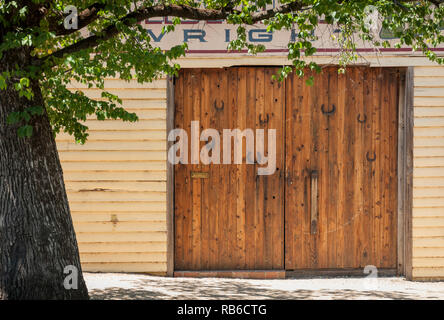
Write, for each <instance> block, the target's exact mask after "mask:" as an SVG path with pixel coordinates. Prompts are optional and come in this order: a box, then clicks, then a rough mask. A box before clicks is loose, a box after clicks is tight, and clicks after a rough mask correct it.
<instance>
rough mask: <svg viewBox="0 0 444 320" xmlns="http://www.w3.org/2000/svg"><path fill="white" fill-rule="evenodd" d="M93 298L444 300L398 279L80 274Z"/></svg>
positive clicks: (431, 285) (430, 285) (443, 285)
mask: <svg viewBox="0 0 444 320" xmlns="http://www.w3.org/2000/svg"><path fill="white" fill-rule="evenodd" d="M84 276H85V280H86V284H87V286H88V289H89V293H90V296H91V298H92V299H167V300H169V299H444V282H411V281H405V280H404V279H402V278H378V279H371V280H370V279H366V278H334V279H300V280H297V279H286V280H245V279H219V278H200V279H195V278H167V277H156V276H149V275H141V274H123V273H85V274H84Z"/></svg>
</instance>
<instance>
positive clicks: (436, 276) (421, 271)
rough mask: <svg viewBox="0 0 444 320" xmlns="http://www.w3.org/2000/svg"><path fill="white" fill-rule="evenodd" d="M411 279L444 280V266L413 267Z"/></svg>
mask: <svg viewBox="0 0 444 320" xmlns="http://www.w3.org/2000/svg"><path fill="white" fill-rule="evenodd" d="M412 278H413V281H437V280H444V267H443V268H440V267H429V268H413V271H412Z"/></svg>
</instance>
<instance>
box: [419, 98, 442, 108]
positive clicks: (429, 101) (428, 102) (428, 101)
mask: <svg viewBox="0 0 444 320" xmlns="http://www.w3.org/2000/svg"><path fill="white" fill-rule="evenodd" d="M413 105H414V106H415V107H416V106H417V107H435V106H436V107H442V106H443V105H444V98H443V97H414V99H413Z"/></svg>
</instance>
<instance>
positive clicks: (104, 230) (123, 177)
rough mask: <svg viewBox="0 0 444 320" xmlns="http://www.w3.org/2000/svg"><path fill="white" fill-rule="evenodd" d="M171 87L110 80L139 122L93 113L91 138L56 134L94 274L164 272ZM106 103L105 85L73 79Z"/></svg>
mask: <svg viewBox="0 0 444 320" xmlns="http://www.w3.org/2000/svg"><path fill="white" fill-rule="evenodd" d="M166 87H167V81H166V79H165V78H163V79H159V80H155V81H153V82H152V83H143V84H140V83H137V81H135V80H132V81H129V82H128V81H123V80H119V79H106V80H105V91H108V92H111V93H114V94H116V95H117V96H119V98H121V99H122V106H123V107H124V108H125V109H126V110H127V111H128V112H134V113H136V114H137V115H138V117H139V121H137V122H135V123H131V122H123V121H121V120H105V121H99V120H97V119H96V116H95V115H91V116H89V117H88V120H87V121H86V122H85V124H86V125H87V126H88V127H89V130H88V133H89V136H88V141H87V142H86V144H85V145H80V144H76V143H75V142H74V138H73V137H72V136H70V135H69V134H66V133H61V134H58V135H57V139H56V141H57V147H58V150H59V155H60V160H61V162H62V168H63V171H64V177H65V184H66V190H67V194H68V199H69V203H70V208H71V213H72V219H73V222H74V227H75V230H76V233H77V239H78V242H79V249H80V255H81V261H82V266H83V269H84V270H85V271H93V272H152V273H160V274H164V273H165V272H166V251H167V245H166V244H167V237H166V169H167V163H166V146H167V142H166V138H167V133H166V105H167V104H166ZM71 88H72V89H73V90H81V91H83V92H84V93H85V94H86V95H87V96H89V97H91V98H94V99H97V100H104V99H103V98H102V97H101V93H102V90H100V89H96V88H91V89H90V88H86V86H85V85H83V84H79V83H75V82H73V83H71Z"/></svg>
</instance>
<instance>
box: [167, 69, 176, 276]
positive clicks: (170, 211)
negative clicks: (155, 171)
mask: <svg viewBox="0 0 444 320" xmlns="http://www.w3.org/2000/svg"><path fill="white" fill-rule="evenodd" d="M174 100H175V95H174V77H168V79H167V120H166V121H167V132H166V135H167V137H166V141H167V148H166V153H167V159H168V150H169V149H170V147H171V146H172V145H173V142H172V141H168V133H169V132H170V131H171V130H172V129H174V113H175V101H174ZM166 218H167V275H168V276H170V277H171V276H173V274H174V255H175V251H174V237H175V232H174V165H173V164H172V163H171V162H169V161H167V217H166Z"/></svg>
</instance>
